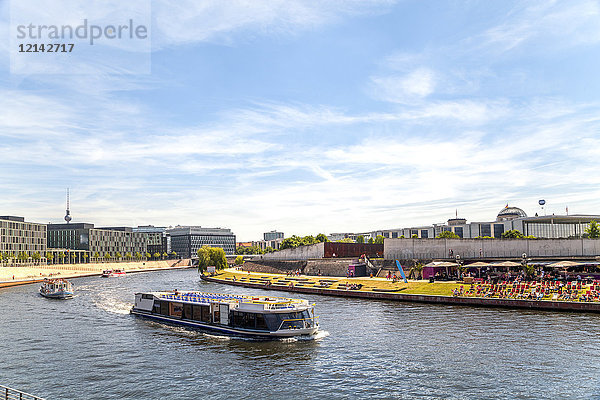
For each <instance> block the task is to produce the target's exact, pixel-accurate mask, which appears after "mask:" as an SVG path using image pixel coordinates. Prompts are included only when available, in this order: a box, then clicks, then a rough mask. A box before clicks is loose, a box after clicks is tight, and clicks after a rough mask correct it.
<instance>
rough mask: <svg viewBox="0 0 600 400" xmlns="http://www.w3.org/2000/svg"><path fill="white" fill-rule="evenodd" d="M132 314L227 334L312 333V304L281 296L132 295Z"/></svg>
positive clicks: (314, 326) (314, 327)
mask: <svg viewBox="0 0 600 400" xmlns="http://www.w3.org/2000/svg"><path fill="white" fill-rule="evenodd" d="M131 313H132V314H135V315H139V316H143V317H147V318H152V319H155V320H158V321H162V322H168V323H173V324H177V325H183V326H186V327H190V328H196V329H201V330H207V331H213V332H218V333H224V334H229V335H240V336H251V337H258V338H282V337H293V336H308V335H314V334H316V333H317V331H318V329H319V323H318V322H317V318H318V317H316V316H315V309H314V304H309V302H308V301H307V300H302V299H288V298H283V297H264V296H240V295H233V294H219V293H205V292H181V291H171V292H147V293H136V294H135V305H134V306H133V308H132V309H131Z"/></svg>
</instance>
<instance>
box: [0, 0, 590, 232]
mask: <svg viewBox="0 0 600 400" xmlns="http://www.w3.org/2000/svg"><path fill="white" fill-rule="evenodd" d="M15 1H16V0H15ZM0 13H1V14H0V15H1V21H2V22H1V23H0V30H1V31H2V32H4V35H8V34H7V32H9V3H8V1H6V0H0ZM4 37H5V40H2V43H0V52H1V54H3V57H2V59H1V62H0V182H1V186H2V189H3V190H2V193H3V195H2V196H1V197H0V210H2V212H0V214H9V215H21V216H24V217H26V219H27V220H31V221H37V222H58V221H60V220H61V219H62V217H63V214H64V197H65V188H67V187H70V188H71V203H72V206H71V209H72V214H73V217H74V221H81V222H92V223H95V224H96V225H98V226H102V225H130V226H131V225H133V226H136V225H145V224H153V225H156V226H159V225H160V226H163V225H167V226H168V225H176V224H181V225H191V224H193V225H202V226H208V227H214V226H221V227H229V228H231V229H232V230H233V231H234V232H235V233H236V234H237V235H238V239H239V240H257V239H259V238H261V237H262V232H266V231H268V230H271V229H278V230H281V231H284V232H285V233H286V234H288V235H291V234H301V235H305V234H316V233H319V232H325V233H331V232H340V231H355V232H358V231H369V230H375V229H382V228H398V227H409V226H413V225H423V224H430V223H434V222H442V221H445V220H446V219H448V218H450V217H452V216H453V215H454V214H455V211H456V210H457V209H458V213H459V215H460V216H462V217H465V218H467V219H468V220H470V221H482V220H490V219H493V218H494V217H495V215H496V213H497V212H498V211H499V210H500V209H501V208H502V207H503V206H504V205H505V204H506V203H510V204H511V205H516V206H519V207H521V208H523V209H524V210H525V211H526V212H527V213H528V214H530V215H533V214H534V213H535V212H537V211H539V207H538V206H537V201H538V200H539V199H545V200H546V201H547V212H555V213H557V214H564V213H565V209H566V207H568V208H569V213H570V214H575V213H582V214H583V213H588V214H589V213H591V214H600V162H599V158H600V98H599V96H598V93H600V77H599V74H598V71H600V3H599V2H598V1H571V0H570V1H539V2H535V1H531V2H511V1H501V2H490V1H466V0H465V1H445V2H444V1H392V0H381V1H378V0H371V1H341V0H334V1H323V2H316V1H294V0H286V1H283V0H273V1H261V0H254V1H241V0H238V1H227V2H224V1H192V0H179V1H166V0H163V1H152V33H151V39H152V53H151V67H152V69H151V71H152V72H151V73H150V74H130V73H124V74H120V73H115V72H114V71H107V70H103V69H102V68H100V67H98V66H97V65H94V64H93V62H92V65H91V67H92V68H96V67H97V68H96V69H95V73H94V74H80V75H78V74H59V75H48V74H30V75H27V74H11V72H10V65H9V57H8V53H9V50H10V49H9V46H10V44H9V40H8V38H7V36H4Z"/></svg>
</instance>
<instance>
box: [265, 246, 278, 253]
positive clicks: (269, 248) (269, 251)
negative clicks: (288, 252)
mask: <svg viewBox="0 0 600 400" xmlns="http://www.w3.org/2000/svg"><path fill="white" fill-rule="evenodd" d="M275 251H276V250H275V249H274V248H272V247H271V246H267V247H266V248H265V253H274V252H275Z"/></svg>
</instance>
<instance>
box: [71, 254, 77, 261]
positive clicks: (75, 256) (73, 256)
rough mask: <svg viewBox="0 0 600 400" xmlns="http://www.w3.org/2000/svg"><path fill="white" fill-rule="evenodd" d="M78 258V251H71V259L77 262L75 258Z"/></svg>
mask: <svg viewBox="0 0 600 400" xmlns="http://www.w3.org/2000/svg"><path fill="white" fill-rule="evenodd" d="M76 259H77V254H76V253H71V261H72V262H73V263H75V260H76Z"/></svg>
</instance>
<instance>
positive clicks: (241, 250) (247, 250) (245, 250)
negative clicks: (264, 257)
mask: <svg viewBox="0 0 600 400" xmlns="http://www.w3.org/2000/svg"><path fill="white" fill-rule="evenodd" d="M235 254H238V255H244V254H263V251H262V250H261V249H260V247H258V246H249V247H248V246H238V247H237V248H236V249H235Z"/></svg>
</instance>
